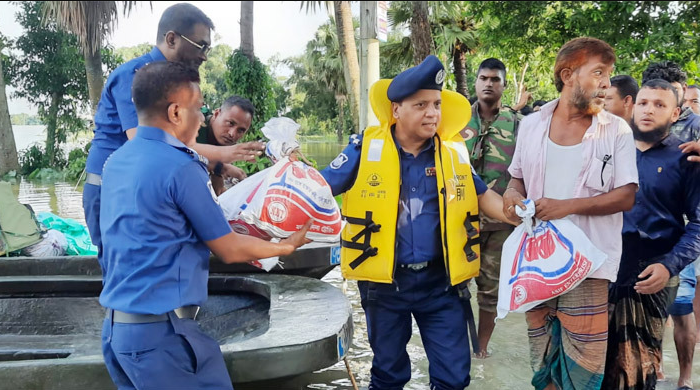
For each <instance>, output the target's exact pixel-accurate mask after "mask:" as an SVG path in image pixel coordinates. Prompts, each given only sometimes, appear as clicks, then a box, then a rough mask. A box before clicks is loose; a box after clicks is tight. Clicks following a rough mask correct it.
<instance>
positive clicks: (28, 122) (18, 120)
mask: <svg viewBox="0 0 700 390" xmlns="http://www.w3.org/2000/svg"><path fill="white" fill-rule="evenodd" d="M10 122H11V123H12V124H13V125H15V126H34V125H43V124H44V123H43V122H42V121H41V118H39V116H37V115H29V114H15V115H10Z"/></svg>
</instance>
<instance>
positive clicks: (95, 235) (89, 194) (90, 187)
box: [83, 183, 104, 269]
mask: <svg viewBox="0 0 700 390" xmlns="http://www.w3.org/2000/svg"><path fill="white" fill-rule="evenodd" d="M101 188H102V187H101V186H96V185H94V184H88V183H85V185H84V186H83V211H84V212H85V224H87V227H88V232H89V233H90V239H91V240H92V244H93V245H95V246H97V250H98V259H100V261H101V257H102V256H99V254H102V237H101V236H100V190H101ZM100 265H102V264H100ZM103 269H104V268H103Z"/></svg>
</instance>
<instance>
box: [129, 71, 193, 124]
mask: <svg viewBox="0 0 700 390" xmlns="http://www.w3.org/2000/svg"><path fill="white" fill-rule="evenodd" d="M190 83H199V72H197V70H196V69H193V68H191V67H189V66H186V65H184V64H182V63H179V62H170V61H156V62H151V63H150V64H148V65H146V66H144V67H143V68H140V69H139V70H137V71H136V75H135V76H134V81H133V84H132V85H131V96H132V99H133V101H134V106H136V113H137V114H139V115H142V114H156V113H159V112H160V113H163V112H164V111H165V110H167V107H168V101H169V100H168V99H169V97H170V95H172V94H173V93H174V92H176V91H177V90H178V89H180V88H183V87H189V84H190Z"/></svg>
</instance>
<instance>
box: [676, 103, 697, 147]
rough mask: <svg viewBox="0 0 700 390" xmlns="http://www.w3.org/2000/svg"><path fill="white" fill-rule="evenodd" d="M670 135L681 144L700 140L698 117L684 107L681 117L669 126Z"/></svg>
mask: <svg viewBox="0 0 700 390" xmlns="http://www.w3.org/2000/svg"><path fill="white" fill-rule="evenodd" d="M671 134H673V135H675V136H676V137H678V138H679V139H680V140H681V141H683V142H690V141H697V140H699V139H700V115H697V114H695V113H693V111H692V110H691V109H690V108H688V107H686V108H684V109H683V111H681V116H680V117H678V120H677V121H676V122H675V123H674V124H673V125H672V126H671Z"/></svg>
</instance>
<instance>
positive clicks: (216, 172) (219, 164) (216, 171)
mask: <svg viewBox="0 0 700 390" xmlns="http://www.w3.org/2000/svg"><path fill="white" fill-rule="evenodd" d="M223 167H224V163H222V162H221V161H219V162H217V163H216V166H214V172H213V173H214V175H216V176H219V177H221V169H223Z"/></svg>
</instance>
